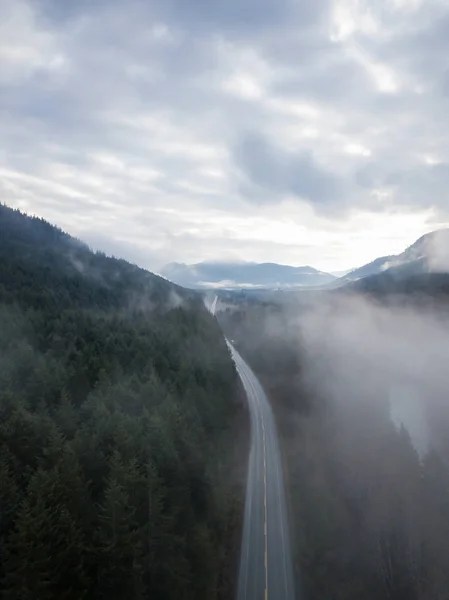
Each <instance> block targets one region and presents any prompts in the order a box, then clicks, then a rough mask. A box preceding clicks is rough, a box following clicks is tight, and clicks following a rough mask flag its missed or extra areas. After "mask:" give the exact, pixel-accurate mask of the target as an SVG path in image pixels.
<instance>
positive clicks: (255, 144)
mask: <svg viewBox="0 0 449 600" xmlns="http://www.w3.org/2000/svg"><path fill="white" fill-rule="evenodd" d="M234 163H235V166H236V168H240V169H241V171H242V172H243V174H244V176H246V178H247V180H248V181H249V182H250V184H251V185H252V186H254V193H253V195H254V199H255V200H256V202H257V201H259V202H263V201H267V202H270V201H271V202H273V201H274V202H277V201H279V197H282V196H283V195H285V194H293V195H295V196H299V197H300V198H304V199H306V200H310V201H311V202H313V203H314V205H316V204H318V205H320V204H328V203H331V202H332V201H335V200H339V199H340V198H341V195H342V192H343V189H342V182H341V181H340V180H339V178H338V177H336V176H335V175H334V174H332V173H331V172H330V171H326V170H325V169H324V168H322V167H320V166H319V165H318V164H317V163H316V161H315V159H314V157H313V155H312V154H311V153H309V152H307V151H302V152H298V153H295V152H288V151H284V150H283V149H282V148H280V147H279V146H276V145H275V144H273V143H270V142H269V141H268V140H267V139H266V138H264V137H262V136H260V135H258V134H249V135H245V136H244V137H243V138H242V139H241V140H240V141H239V143H238V145H237V147H236V148H235V151H234Z"/></svg>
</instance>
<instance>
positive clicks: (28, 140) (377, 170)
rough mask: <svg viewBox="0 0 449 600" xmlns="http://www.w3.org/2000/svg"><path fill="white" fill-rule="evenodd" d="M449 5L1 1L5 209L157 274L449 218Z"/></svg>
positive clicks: (425, 226)
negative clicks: (172, 266) (182, 265)
mask: <svg viewBox="0 0 449 600" xmlns="http://www.w3.org/2000/svg"><path fill="white" fill-rule="evenodd" d="M448 56H449V0H425V1H421V0H371V1H370V0H366V1H362V0H335V1H331V0H314V1H313V2H309V1H306V0H145V1H144V0H126V1H125V0H78V1H77V2H63V1H61V0H2V1H1V2H0V201H2V202H5V203H6V204H8V205H9V206H12V207H15V208H20V209H22V210H24V211H26V212H28V213H30V214H37V215H39V216H42V217H44V218H45V219H47V220H49V221H51V222H53V223H55V224H57V225H59V226H60V227H62V228H63V229H65V230H66V231H68V232H69V233H71V234H73V235H75V236H77V237H80V238H81V239H83V240H85V241H87V242H88V243H89V244H90V245H91V246H92V247H94V248H98V249H101V250H104V251H105V252H107V253H111V254H114V255H116V256H121V257H124V258H127V259H129V260H131V261H132V262H136V263H137V264H139V265H141V266H143V267H147V268H149V269H154V270H158V269H161V268H162V266H163V265H164V264H166V263H168V262H171V261H178V262H186V263H192V262H199V261H202V260H250V261H257V262H259V261H270V262H279V263H285V264H292V265H306V264H308V265H311V266H314V267H316V268H319V269H322V270H326V271H332V270H334V271H335V270H339V269H349V268H353V267H357V266H360V265H361V264H364V263H366V262H368V261H370V260H373V259H374V258H376V257H378V256H380V255H386V254H393V253H398V252H401V251H402V250H403V249H404V248H405V247H406V246H407V245H409V244H410V243H412V242H413V241H415V240H416V239H417V238H418V237H419V236H420V235H422V234H423V233H426V232H428V231H431V230H434V229H437V228H439V227H444V226H447V225H448V224H449V196H448V192H447V190H448V189H449V136H448V135H447V132H448V127H449V102H448V96H449V68H448V67H449V63H448V58H447V57H448Z"/></svg>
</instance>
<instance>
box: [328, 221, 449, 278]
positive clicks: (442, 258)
mask: <svg viewBox="0 0 449 600" xmlns="http://www.w3.org/2000/svg"><path fill="white" fill-rule="evenodd" d="M448 271H449V229H439V230H437V231H433V232H431V233H427V234H425V235H423V236H422V237H420V238H419V239H418V240H417V241H416V242H415V243H413V244H412V245H411V246H409V247H408V248H406V250H404V252H402V253H401V254H397V255H391V256H382V257H380V258H376V260H374V261H372V262H370V263H368V264H366V265H364V266H362V267H359V268H358V269H354V270H353V271H351V272H350V273H348V274H347V275H345V276H344V277H342V278H341V279H339V280H338V284H339V285H343V284H346V283H349V282H351V281H357V280H359V279H363V278H365V277H369V276H372V275H379V274H381V273H384V272H388V273H389V276H390V277H391V278H393V277H396V278H403V277H409V276H413V275H420V274H426V273H444V272H448Z"/></svg>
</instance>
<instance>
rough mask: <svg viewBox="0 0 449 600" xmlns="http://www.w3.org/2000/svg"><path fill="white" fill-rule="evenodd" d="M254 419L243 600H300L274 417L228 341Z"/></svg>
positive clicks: (241, 575) (240, 583) (239, 597)
mask: <svg viewBox="0 0 449 600" xmlns="http://www.w3.org/2000/svg"><path fill="white" fill-rule="evenodd" d="M226 342H227V344H228V347H229V349H230V351H231V355H232V358H233V359H234V362H235V364H236V367H237V371H238V373H239V375H240V378H241V380H242V382H243V386H244V388H245V391H246V394H247V397H248V404H249V409H250V416H251V450H250V457H249V465H248V482H247V488H246V501H245V517H244V523H243V538H242V548H241V556H240V571H239V578H238V587H237V600H294V598H295V591H294V583H293V564H292V557H291V548H290V538H289V531H288V525H287V507H286V501H285V491H284V478H283V474H282V462H281V455H280V451H279V442H278V436H277V431H276V424H275V421H274V416H273V411H272V410H271V406H270V404H269V401H268V398H267V396H266V394H265V392H264V391H263V389H262V386H261V385H260V383H259V381H258V379H257V377H256V376H255V375H254V373H253V372H252V370H251V369H250V368H249V366H248V365H247V364H246V362H245V361H244V360H243V358H242V357H241V356H240V354H239V353H238V352H237V350H236V349H235V348H234V346H233V345H232V344H231V343H230V342H229V341H228V340H226Z"/></svg>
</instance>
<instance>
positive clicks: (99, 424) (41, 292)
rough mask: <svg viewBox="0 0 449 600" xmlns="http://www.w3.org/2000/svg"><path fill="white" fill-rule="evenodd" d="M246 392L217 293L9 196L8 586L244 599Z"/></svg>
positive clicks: (1, 421)
mask: <svg viewBox="0 0 449 600" xmlns="http://www.w3.org/2000/svg"><path fill="white" fill-rule="evenodd" d="M243 407H244V403H243V401H242V396H241V391H240V388H239V386H238V380H237V375H236V372H235V369H234V366H233V364H232V362H231V360H230V357H229V353H228V351H227V348H226V345H225V342H224V339H223V337H222V334H221V332H220V330H219V328H218V325H217V324H216V322H215V320H214V318H213V317H212V316H211V315H210V314H209V313H208V312H207V310H206V309H205V307H204V304H203V300H202V298H201V297H200V296H199V295H197V294H195V293H193V292H188V291H186V290H183V289H182V288H179V287H177V286H175V285H173V284H171V283H170V282H168V281H166V280H164V279H163V278H160V277H158V276H155V275H152V274H150V273H148V272H146V271H144V270H142V269H139V268H138V267H136V266H134V265H131V264H129V263H127V262H125V261H124V260H119V259H115V258H110V257H107V256H105V255H104V254H101V253H94V252H92V251H91V250H90V249H89V248H88V247H87V246H86V245H84V244H83V243H81V242H79V241H78V240H76V239H74V238H71V237H70V236H68V235H67V234H65V233H64V232H62V231H61V230H59V229H58V228H56V227H53V226H51V225H50V224H48V223H47V222H45V221H43V220H41V219H38V218H32V217H28V216H26V215H24V214H22V213H20V212H19V211H16V210H11V209H10V208H8V207H6V206H5V205H0V579H1V590H2V598H4V599H5V600H18V599H20V600H53V599H54V600H72V599H73V600H82V599H86V600H88V599H91V598H95V599H101V598H104V599H108V600H113V599H117V600H119V599H120V600H122V599H123V598H129V599H130V600H131V599H136V600H137V599H144V598H145V599H146V598H151V599H152V600H165V599H167V600H169V599H170V600H171V599H174V598H176V599H179V600H189V599H201V598H208V599H210V598H217V599H225V598H230V597H232V596H233V591H234V583H235V567H236V563H237V554H236V548H238V543H239V542H238V540H239V536H240V532H239V528H240V519H241V513H242V502H243V491H242V490H243V485H242V479H243V478H242V477H241V470H242V466H241V463H242V459H241V453H242V448H243V454H246V446H245V444H246V442H245V441H244V438H245V435H246V424H245V419H246V416H245V411H244V408H243ZM243 462H244V461H243Z"/></svg>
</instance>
